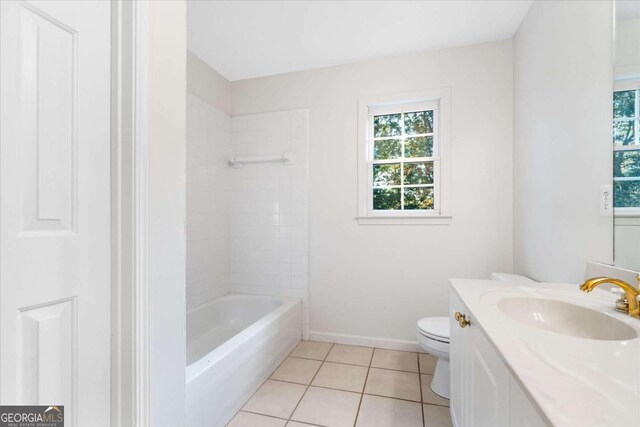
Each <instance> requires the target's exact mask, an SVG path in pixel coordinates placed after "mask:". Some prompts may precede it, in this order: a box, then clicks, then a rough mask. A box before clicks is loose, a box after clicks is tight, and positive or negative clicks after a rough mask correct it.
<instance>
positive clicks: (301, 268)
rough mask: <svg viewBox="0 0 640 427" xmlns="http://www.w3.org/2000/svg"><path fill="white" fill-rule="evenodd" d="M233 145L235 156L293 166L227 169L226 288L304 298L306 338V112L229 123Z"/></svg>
mask: <svg viewBox="0 0 640 427" xmlns="http://www.w3.org/2000/svg"><path fill="white" fill-rule="evenodd" d="M232 138H233V155H234V156H239V157H255V156H265V155H278V154H282V153H285V152H286V153H288V154H290V155H291V156H292V162H291V164H290V165H283V163H282V162H275V163H257V164H246V165H243V166H242V167H240V168H234V169H230V175H229V180H230V181H229V182H230V185H231V189H232V190H231V197H230V214H231V219H230V223H231V231H230V245H231V263H230V271H231V281H230V284H231V288H232V290H233V291H234V292H243V293H255V294H261V295H275V296H286V297H295V298H302V299H303V307H304V313H305V316H303V317H304V319H305V324H304V325H303V326H304V328H303V329H304V330H305V331H306V330H307V326H308V324H307V323H308V321H307V301H308V298H307V289H308V277H309V275H308V263H309V219H308V218H309V214H308V206H309V205H308V196H309V192H308V183H307V181H308V165H307V159H308V112H307V111H306V110H291V111H280V112H273V113H262V114H254V115H248V116H236V117H233V119H232ZM227 169H229V168H228V167H227Z"/></svg>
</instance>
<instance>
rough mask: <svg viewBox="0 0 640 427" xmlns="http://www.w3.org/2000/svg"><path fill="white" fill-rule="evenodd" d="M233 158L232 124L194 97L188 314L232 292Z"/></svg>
mask: <svg viewBox="0 0 640 427" xmlns="http://www.w3.org/2000/svg"><path fill="white" fill-rule="evenodd" d="M187 69H189V67H187ZM187 81H188V80H187ZM230 156H231V119H230V118H229V116H227V115H226V114H225V113H223V112H222V111H219V110H217V109H215V108H214V107H213V106H211V105H210V104H209V103H207V102H205V101H203V100H202V99H200V98H198V97H197V96H195V95H192V94H191V93H189V94H188V95H187V310H188V309H190V308H193V307H195V306H196V305H199V304H203V303H205V302H207V301H210V300H212V299H214V298H216V297H218V296H220V295H223V294H225V293H227V292H229V291H230V286H229V226H230V221H229V194H230V190H231V187H230V179H231V175H230V169H229V165H228V163H227V162H228V160H229V157H230Z"/></svg>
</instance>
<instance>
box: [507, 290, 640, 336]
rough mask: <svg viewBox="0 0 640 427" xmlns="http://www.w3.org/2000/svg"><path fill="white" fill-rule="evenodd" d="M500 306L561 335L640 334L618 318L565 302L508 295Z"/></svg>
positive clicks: (520, 317) (509, 312)
mask: <svg viewBox="0 0 640 427" xmlns="http://www.w3.org/2000/svg"><path fill="white" fill-rule="evenodd" d="M497 307H498V309H500V310H501V311H502V312H503V313H505V314H506V315H507V316H509V317H511V318H513V319H515V320H517V321H518V322H521V323H524V324H526V325H529V326H533V327H536V328H539V329H544V330H547V331H552V332H556V333H558V334H563V335H570V336H573V337H581V338H589V339H594V340H606V341H623V340H629V339H633V338H637V337H638V334H637V332H636V331H635V329H633V328H632V327H631V326H629V325H627V324H626V323H624V322H622V321H620V320H618V319H616V318H615V317H612V316H609V315H607V314H605V313H602V312H599V311H596V310H592V309H590V308H587V307H583V306H579V305H575V304H570V303H567V302H563V301H558V300H553V299H545V298H530V297H507V298H502V299H500V300H499V301H498V303H497Z"/></svg>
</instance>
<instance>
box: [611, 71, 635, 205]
mask: <svg viewBox="0 0 640 427" xmlns="http://www.w3.org/2000/svg"><path fill="white" fill-rule="evenodd" d="M626 90H640V77H635V78H625V79H621V80H618V81H616V83H615V85H614V89H613V91H614V92H622V91H626ZM635 110H636V115H635V116H634V117H633V120H634V126H635V130H634V134H635V135H636V137H640V125H638V123H639V121H638V118H639V116H640V97H639V96H636V106H635ZM626 119H627V120H628V119H629V118H626ZM621 120H624V119H613V121H614V122H616V121H621ZM612 142H613V141H612ZM638 148H639V147H637V146H633V145H631V146H626V147H619V146H616V145H615V144H614V145H613V152H614V154H615V153H616V152H622V151H636V150H638ZM613 180H614V183H615V181H622V180H629V179H628V178H617V179H616V178H615V177H613ZM614 197H615V196H614ZM614 203H615V200H614ZM613 215H614V216H615V217H640V208H614V209H613Z"/></svg>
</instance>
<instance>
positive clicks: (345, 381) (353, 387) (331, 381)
mask: <svg viewBox="0 0 640 427" xmlns="http://www.w3.org/2000/svg"><path fill="white" fill-rule="evenodd" d="M367 370H368V368H367V367H365V366H354V365H343V364H342V363H331V362H324V363H323V364H322V367H321V368H320V371H318V375H316V377H315V378H314V379H313V383H312V385H317V386H320V387H329V388H337V389H340V390H346V391H355V392H358V393H362V389H363V388H364V382H365V380H366V378H367Z"/></svg>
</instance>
